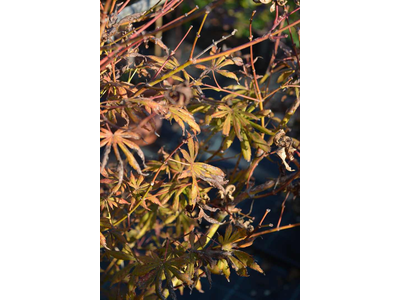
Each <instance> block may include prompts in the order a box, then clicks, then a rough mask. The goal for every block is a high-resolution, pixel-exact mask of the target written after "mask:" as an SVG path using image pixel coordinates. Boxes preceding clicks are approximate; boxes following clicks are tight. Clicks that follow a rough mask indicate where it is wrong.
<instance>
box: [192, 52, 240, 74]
mask: <svg viewBox="0 0 400 300" xmlns="http://www.w3.org/2000/svg"><path fill="white" fill-rule="evenodd" d="M219 50H220V49H217V48H216V47H215V46H214V47H213V48H212V49H211V51H210V54H211V55H212V54H213V53H214V54H215V53H218V52H219ZM241 64H243V62H242V61H241V59H240V58H235V59H232V58H227V57H226V56H221V57H219V58H218V59H213V60H212V61H211V65H210V66H209V67H207V66H204V65H200V64H197V65H195V66H194V67H195V68H198V69H200V70H203V72H202V73H201V75H200V78H203V77H204V76H206V75H207V74H208V73H210V72H211V73H212V74H213V75H214V76H215V73H218V74H220V75H222V76H224V77H227V78H231V79H234V80H236V82H239V79H238V78H237V76H236V74H235V73H233V72H230V71H227V70H221V69H222V68H223V67H225V66H228V65H241Z"/></svg>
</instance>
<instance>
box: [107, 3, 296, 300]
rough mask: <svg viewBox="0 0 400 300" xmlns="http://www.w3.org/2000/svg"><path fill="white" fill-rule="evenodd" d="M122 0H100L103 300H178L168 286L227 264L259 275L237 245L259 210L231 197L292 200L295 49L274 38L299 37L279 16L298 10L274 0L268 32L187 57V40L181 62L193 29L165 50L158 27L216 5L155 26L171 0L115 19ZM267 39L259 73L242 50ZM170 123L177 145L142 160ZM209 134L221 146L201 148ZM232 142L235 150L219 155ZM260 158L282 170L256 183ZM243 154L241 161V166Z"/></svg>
mask: <svg viewBox="0 0 400 300" xmlns="http://www.w3.org/2000/svg"><path fill="white" fill-rule="evenodd" d="M128 2H129V1H128ZM275 2H276V1H274V3H275ZM125 4H126V3H125V2H120V3H119V2H118V3H117V1H113V0H108V1H103V2H101V30H100V32H101V39H100V96H101V101H100V147H101V151H102V152H101V161H100V176H101V178H100V260H101V283H102V291H103V293H104V294H105V295H107V296H108V297H109V298H110V299H111V298H116V297H117V296H116V295H123V296H124V298H126V299H167V298H168V297H170V298H172V299H177V291H179V292H180V293H183V290H184V289H185V288H189V289H190V290H193V289H196V290H198V291H200V292H202V291H203V287H202V280H201V279H202V278H204V279H207V280H208V281H209V283H210V285H211V283H212V276H213V274H216V275H224V276H225V277H226V279H227V280H228V281H229V278H230V274H231V270H234V271H235V272H236V273H237V274H238V275H239V276H246V277H247V276H249V275H250V274H251V273H250V272H249V269H252V270H255V271H257V272H260V273H263V270H262V269H261V267H260V266H259V265H258V263H257V262H256V261H255V260H254V258H253V257H252V256H251V255H249V254H248V253H246V252H245V251H243V249H244V248H247V247H250V246H251V245H252V244H253V241H254V240H255V239H256V238H257V237H258V236H261V235H263V234H266V233H268V232H263V231H262V228H263V227H265V226H264V225H263V224H262V223H263V221H264V218H265V217H266V215H267V212H268V211H267V212H266V214H265V215H264V218H263V219H262V220H257V221H259V222H258V225H257V224H254V221H255V220H254V218H253V217H252V216H251V215H250V214H245V213H243V212H242V209H241V208H240V206H239V204H240V203H241V202H243V201H249V200H250V201H251V200H254V199H259V198H266V197H269V196H271V195H275V194H277V193H285V194H286V195H288V194H289V193H291V195H294V197H297V196H298V184H299V183H298V179H299V176H300V173H299V157H300V142H299V140H298V139H295V138H293V137H291V136H290V131H291V128H290V126H291V124H292V123H291V119H292V117H293V116H294V115H295V114H296V111H297V110H298V107H299V105H300V92H299V85H300V75H299V65H300V61H299V57H300V56H299V55H300V51H299V50H300V49H299V48H298V47H297V46H296V43H295V42H294V41H293V39H291V40H292V42H291V43H289V44H287V43H284V42H283V41H282V38H283V37H282V35H283V34H286V35H287V33H288V34H290V35H292V36H294V35H296V36H297V37H298V36H299V34H298V33H297V31H296V30H297V27H296V24H298V23H296V22H294V23H293V22H290V23H285V22H286V20H288V18H289V13H290V10H289V9H291V11H292V12H293V14H298V11H295V9H296V7H295V8H293V7H292V8H290V6H288V5H287V4H286V3H283V2H279V3H276V5H277V7H278V8H277V10H278V15H279V16H280V17H279V18H277V19H276V20H275V23H274V24H273V26H272V28H264V31H265V34H264V36H262V37H260V38H259V39H255V40H252V39H250V42H249V43H246V44H243V45H240V46H238V47H235V48H232V49H227V48H226V47H225V46H224V45H221V44H220V43H222V42H223V41H225V40H226V39H228V38H232V35H234V34H235V31H233V32H232V33H231V34H230V35H228V36H224V37H222V38H221V40H219V41H213V42H212V43H211V45H210V46H209V47H208V48H205V49H204V50H202V51H201V52H200V53H198V54H196V53H195V54H194V56H193V52H194V51H193V50H194V49H196V48H195V44H196V42H197V38H195V40H194V42H193V44H192V53H191V54H190V57H189V59H188V60H187V61H186V62H181V60H182V59H180V58H179V57H177V55H176V50H177V49H178V48H179V46H180V45H181V44H182V43H184V42H185V43H186V40H188V39H189V37H190V35H189V32H190V30H191V29H192V27H190V29H189V31H188V32H187V33H186V34H185V35H184V37H183V38H182V40H180V41H178V42H177V44H176V45H174V49H170V48H169V47H168V46H167V45H165V44H164V43H163V42H162V41H161V39H160V38H159V36H160V34H163V32H165V31H168V30H169V29H171V28H174V27H176V26H180V25H181V24H182V23H184V22H189V21H190V20H191V17H195V16H203V18H204V19H203V21H204V20H205V18H207V15H208V14H209V13H210V12H209V10H211V11H212V10H213V9H214V8H215V7H217V6H218V5H224V1H222V0H218V1H214V2H213V3H212V4H210V5H209V6H207V7H206V8H196V7H191V8H190V10H189V12H187V13H186V14H185V15H183V16H181V17H177V18H175V19H173V20H172V21H171V22H169V23H167V24H164V25H163V26H161V27H160V26H155V25H154V24H155V23H156V22H157V21H158V20H160V19H161V18H163V17H164V16H167V15H168V14H169V13H170V12H172V11H174V9H175V8H176V7H177V6H178V5H180V2H179V1H178V0H171V1H167V2H164V3H161V4H160V5H158V6H156V7H154V8H152V9H151V10H148V11H145V12H141V13H136V14H133V15H130V16H128V17H125V18H123V19H122V20H119V19H118V13H119V12H120V10H121V7H122V6H123V5H125ZM228 4H229V1H228ZM196 14H197V15H196ZM290 16H291V15H290ZM291 17H292V16H291ZM251 22H252V21H251ZM203 23H204V22H203ZM250 24H251V23H250ZM202 26H203V25H201V26H200V28H198V33H197V35H196V36H200V32H201V29H202ZM284 26H286V28H285V27H284ZM249 30H250V33H251V26H250V27H249ZM285 30H286V31H285ZM285 32H287V33H285ZM285 38H287V36H285ZM267 39H270V40H272V41H273V42H274V44H275V46H276V47H275V48H276V54H277V55H273V56H272V58H271V60H270V63H269V66H268V68H267V70H266V71H265V73H264V74H257V70H256V68H255V62H256V61H257V58H255V57H254V56H253V53H252V52H251V54H250V55H241V52H240V50H241V49H244V48H248V47H252V46H253V45H254V44H256V43H260V42H262V41H264V40H267ZM285 41H286V40H285ZM149 45H152V46H150V47H149ZM152 47H159V48H160V49H161V50H162V55H161V56H157V55H150V54H149V52H150V53H152V49H154V48H152ZM263 59H267V57H263ZM225 83H227V84H225ZM210 91H214V92H215V91H216V92H218V94H219V95H220V96H218V97H215V96H214V97H213V96H211V95H215V93H210ZM278 97H280V100H277V99H278ZM283 101H284V103H289V104H288V108H287V110H286V111H285V112H284V113H283V114H282V113H281V111H279V109H278V110H277V111H278V113H277V114H275V108H274V105H275V106H276V103H278V104H280V103H282V102H283ZM175 124H176V126H177V127H178V128H179V130H180V132H178V133H176V134H179V135H181V137H180V138H181V140H180V142H179V143H178V144H175V145H169V146H170V148H172V149H173V150H170V151H167V150H166V149H164V147H157V149H158V153H157V154H158V159H153V160H150V159H148V157H147V154H146V153H147V152H146V151H149V150H148V146H149V144H150V143H154V141H157V138H158V136H159V132H160V127H161V126H174V125H175ZM149 137H151V139H150V138H149ZM218 139H221V143H220V146H219V148H218V149H217V150H213V151H211V150H209V147H208V145H209V143H210V141H213V140H218ZM151 140H152V142H149V141H151ZM235 143H237V145H240V153H237V154H236V155H235V156H234V157H227V156H226V153H227V150H228V149H232V148H234V145H235ZM155 144H156V142H155ZM146 149H147V150H146ZM263 159H268V160H271V161H273V162H275V163H276V165H277V168H279V172H280V175H279V177H277V178H269V179H267V180H266V181H265V182H262V183H261V184H256V183H255V181H254V180H253V179H252V174H253V173H254V170H255V169H256V168H257V166H258V164H259V163H260V162H261V161H262V160H263ZM221 160H233V161H234V164H235V167H234V169H226V168H223V167H220V166H218V163H217V162H218V161H221ZM241 160H244V161H245V162H246V164H247V167H245V168H243V167H239V166H240V162H241ZM282 213H283V210H282ZM204 224H205V225H207V227H204V226H203V225H204ZM279 225H280V220H279V222H278V227H279ZM291 227H293V226H292V225H290V226H289V225H288V227H287V228H291ZM276 230H279V228H277V229H276ZM203 282H204V280H203ZM106 287H107V288H106Z"/></svg>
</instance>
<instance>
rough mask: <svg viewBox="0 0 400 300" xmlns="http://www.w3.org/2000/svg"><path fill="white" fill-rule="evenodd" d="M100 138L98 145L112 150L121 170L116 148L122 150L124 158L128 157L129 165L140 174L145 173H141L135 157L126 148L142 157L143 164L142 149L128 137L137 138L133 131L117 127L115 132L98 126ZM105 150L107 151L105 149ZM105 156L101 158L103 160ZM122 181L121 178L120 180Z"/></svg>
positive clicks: (119, 156)
mask: <svg viewBox="0 0 400 300" xmlns="http://www.w3.org/2000/svg"><path fill="white" fill-rule="evenodd" d="M100 130H101V132H100V138H101V139H102V140H101V142H100V147H104V146H106V149H110V148H111V147H112V148H113V150H114V153H115V156H116V157H117V159H118V162H119V164H120V165H119V168H122V170H123V165H122V161H121V155H120V152H119V150H118V149H121V150H122V152H123V153H124V154H125V156H126V158H127V159H128V163H129V165H130V166H131V167H132V168H133V169H135V170H136V171H137V172H138V173H139V174H140V175H147V174H144V173H142V170H141V168H140V166H139V164H138V162H137V161H136V159H135V157H134V156H133V154H132V152H131V151H130V150H129V149H128V148H127V146H128V147H129V148H130V149H134V150H136V152H137V154H138V155H139V157H140V158H141V159H142V162H143V164H144V166H145V167H146V165H145V158H144V154H143V151H142V150H141V149H140V148H139V146H138V145H137V144H135V143H134V142H132V141H131V140H129V139H139V138H140V137H138V135H137V134H135V133H133V132H129V131H126V130H123V129H118V130H117V131H115V132H112V131H111V130H108V129H105V128H100ZM106 152H107V151H106ZM104 160H105V158H103V161H104ZM121 181H122V180H121Z"/></svg>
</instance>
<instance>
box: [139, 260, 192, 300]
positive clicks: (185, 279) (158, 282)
mask: <svg viewBox="0 0 400 300" xmlns="http://www.w3.org/2000/svg"><path fill="white" fill-rule="evenodd" d="M150 255H151V257H149V256H140V257H138V260H139V261H140V262H141V263H142V264H141V265H138V266H136V267H135V269H134V270H133V272H132V275H133V276H137V277H139V284H138V287H139V288H140V289H144V288H145V287H146V286H148V285H150V284H153V283H154V284H155V288H156V294H157V296H159V297H160V298H161V299H166V298H165V297H164V295H163V292H162V290H163V288H162V279H163V277H164V276H165V279H166V284H167V289H168V291H169V294H170V296H171V297H172V299H177V297H176V294H175V291H174V284H173V282H172V278H173V277H176V278H177V279H178V280H180V281H181V282H182V283H183V284H185V285H192V284H193V280H192V279H191V278H190V276H189V275H188V274H187V273H186V272H183V271H181V270H180V269H181V268H182V267H183V265H184V264H185V262H186V261H185V260H184V259H182V258H170V257H168V258H167V259H161V258H160V257H159V256H158V255H157V253H155V252H151V253H150Z"/></svg>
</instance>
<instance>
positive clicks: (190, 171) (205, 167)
mask: <svg viewBox="0 0 400 300" xmlns="http://www.w3.org/2000/svg"><path fill="white" fill-rule="evenodd" d="M188 149H189V153H188V152H187V151H186V150H184V149H180V151H181V153H182V155H183V157H184V158H185V160H186V161H187V162H188V164H187V168H186V169H185V170H184V171H183V172H182V173H181V175H179V176H178V179H182V178H187V177H192V191H191V197H190V200H189V204H192V205H194V204H196V202H197V197H198V195H199V186H198V184H197V180H198V178H199V179H202V180H203V181H205V182H207V183H208V184H210V185H211V186H213V187H216V188H218V189H223V185H224V184H226V183H227V182H228V181H226V180H224V178H225V173H224V172H223V171H222V170H221V169H219V168H217V167H214V166H211V165H209V164H205V163H201V162H195V159H196V157H197V154H198V151H199V144H198V143H197V142H195V141H193V138H190V139H189V140H188Z"/></svg>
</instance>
